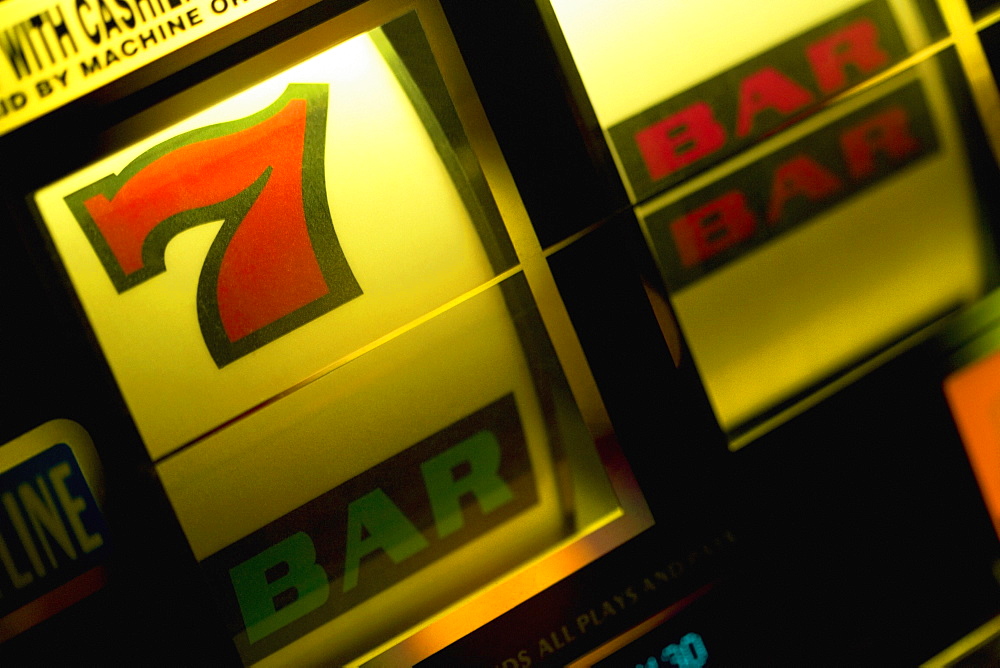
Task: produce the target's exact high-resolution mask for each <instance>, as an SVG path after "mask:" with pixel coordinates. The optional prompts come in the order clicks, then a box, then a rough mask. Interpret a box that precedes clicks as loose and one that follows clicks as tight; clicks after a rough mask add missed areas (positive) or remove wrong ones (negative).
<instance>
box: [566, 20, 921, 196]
mask: <svg viewBox="0 0 1000 668" xmlns="http://www.w3.org/2000/svg"><path fill="white" fill-rule="evenodd" d="M552 5H553V8H554V9H555V11H556V14H557V16H558V18H559V23H560V27H561V28H562V30H563V32H564V33H565V36H566V39H567V42H568V43H569V47H570V50H571V52H572V54H573V57H574V60H575V61H576V64H577V66H578V68H579V70H580V74H581V76H582V78H583V82H584V85H585V86H586V88H587V92H588V94H589V96H590V100H591V103H592V104H593V106H594V109H595V111H596V113H597V117H598V120H599V122H600V124H601V126H602V127H603V128H604V129H605V130H606V131H607V133H608V138H609V143H610V144H611V145H612V148H613V149H614V151H615V153H616V158H617V159H618V164H619V168H620V170H621V172H622V175H623V178H624V180H625V181H626V183H627V185H629V187H630V190H631V192H632V196H633V201H642V200H644V199H645V198H647V197H649V196H651V195H653V194H655V193H657V192H660V191H662V190H663V189H665V188H667V187H670V186H672V185H674V184H676V183H678V182H680V181H682V180H683V179H685V178H688V177H690V176H692V175H693V174H696V173H698V172H700V171H703V170H704V169H706V168H707V167H709V166H711V165H713V164H717V163H718V162H720V161H721V160H723V159H725V158H726V157H728V156H731V155H733V154H735V153H737V152H738V151H740V150H743V149H745V148H746V147H748V146H750V145H752V144H754V143H756V142H758V141H760V140H762V139H763V138H765V137H767V136H769V135H771V134H773V133H774V132H776V131H778V130H780V129H782V128H784V127H786V126H788V125H789V124H790V123H794V122H795V121H797V120H800V119H801V118H802V117H804V116H805V115H807V114H809V113H810V112H812V111H815V110H816V109H817V108H818V106H819V105H820V104H821V103H822V102H823V101H824V100H826V99H829V98H831V97H832V96H835V95H837V94H839V93H841V92H843V91H844V90H846V89H847V88H849V87H850V86H852V85H854V84H856V83H858V82H860V81H863V80H864V79H865V78H867V77H869V76H872V75H874V74H876V73H878V72H881V71H883V70H885V69H886V68H888V67H891V66H892V65H893V64H894V63H896V62H898V61H900V60H902V59H903V58H905V57H906V55H907V54H908V53H910V52H912V51H914V50H916V49H918V48H920V47H922V46H924V45H926V44H928V43H929V40H930V38H929V36H928V30H927V28H926V27H925V25H924V21H923V20H922V19H921V18H920V14H919V12H918V11H917V9H916V8H915V7H914V6H913V5H911V4H910V3H909V2H905V1H894V2H887V1H886V0H877V1H875V2H866V3H858V2H856V1H852V0H847V1H841V2H834V3H823V4H816V3H811V4H810V3H801V2H794V1H793V0H789V1H787V2H782V3H780V4H779V5H776V6H770V5H769V6H768V11H767V12H762V11H760V8H759V7H757V6H755V5H748V4H746V3H738V2H730V1H728V0H716V1H714V2H712V3H708V4H706V3H698V4H689V3H659V2H643V1H639V0H635V1H632V2H628V3H616V4H615V5H614V6H611V5H608V4H607V3H600V2H576V1H575V0H574V1H569V0H565V1H564V0H554V1H553V2H552ZM598 25H599V26H601V28H600V30H595V29H594V26H598Z"/></svg>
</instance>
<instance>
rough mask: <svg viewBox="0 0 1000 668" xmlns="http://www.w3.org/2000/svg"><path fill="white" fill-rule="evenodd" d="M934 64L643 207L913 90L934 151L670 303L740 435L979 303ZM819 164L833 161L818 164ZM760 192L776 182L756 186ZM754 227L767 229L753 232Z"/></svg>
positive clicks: (975, 245)
mask: <svg viewBox="0 0 1000 668" xmlns="http://www.w3.org/2000/svg"><path fill="white" fill-rule="evenodd" d="M936 67H937V65H936V64H935V63H934V62H929V63H925V64H923V65H920V66H918V67H917V68H916V69H915V70H914V71H912V72H910V73H907V74H906V75H904V76H900V77H898V78H896V79H894V80H892V81H890V82H889V83H888V84H886V85H883V86H881V87H877V88H876V89H875V90H873V91H871V92H869V93H866V94H864V95H861V96H858V98H857V99H852V100H849V101H847V102H845V103H844V104H843V105H840V106H838V107H836V108H834V109H831V110H830V112H828V113H825V114H822V115H820V116H819V117H816V118H814V119H810V120H809V121H807V122H805V123H803V124H802V126H801V128H796V129H795V130H792V131H789V132H787V133H786V134H785V135H783V136H782V137H781V138H779V139H778V141H776V142H774V143H772V144H769V145H767V146H766V147H764V148H763V149H761V150H757V151H753V152H751V153H750V154H749V155H747V156H744V157H743V158H742V159H739V160H736V161H734V163H735V164H734V165H733V166H732V167H728V166H727V167H724V168H723V169H720V170H715V171H714V172H712V173H710V174H707V175H706V176H705V177H704V178H700V179H696V180H695V181H694V182H692V183H690V184H687V185H685V186H682V187H680V188H678V189H676V190H675V191H673V192H671V193H669V194H668V195H667V196H665V197H664V198H661V199H660V200H654V201H653V202H651V203H650V205H649V207H642V208H641V210H645V211H650V212H651V211H654V210H655V209H657V208H659V207H660V206H662V205H663V203H664V202H667V201H671V200H675V199H683V198H684V197H685V196H687V195H690V194H691V193H696V192H697V191H698V190H699V189H700V188H702V187H704V186H705V185H706V184H707V183H710V182H711V181H712V180H714V179H716V178H720V176H719V175H720V174H721V173H725V172H732V171H736V169H737V168H740V167H746V166H748V165H753V164H754V162H755V161H756V160H759V159H762V158H764V157H766V155H767V154H768V153H769V152H771V151H777V150H780V149H781V148H783V147H784V146H789V145H790V146H795V142H796V141H797V140H799V139H800V138H802V137H804V136H808V135H809V134H810V133H813V132H816V133H822V132H823V131H824V128H825V127H827V126H828V125H829V124H831V123H833V122H835V121H836V120H837V119H839V118H841V117H843V116H845V115H847V114H850V113H851V112H854V111H858V110H861V111H859V113H862V114H863V113H864V111H863V109H864V108H865V105H867V104H872V103H874V102H877V101H878V100H879V99H880V98H882V97H885V96H889V95H891V94H892V92H893V91H894V90H899V89H900V88H901V87H902V86H903V85H905V84H906V83H908V82H912V81H918V82H919V85H920V86H921V88H920V90H922V91H923V95H924V98H925V100H926V102H927V105H928V107H929V109H930V111H931V116H932V118H933V119H934V120H933V124H934V125H933V131H934V135H935V136H936V139H937V142H938V148H937V149H936V150H935V151H934V152H933V153H931V154H929V155H927V156H925V157H922V158H920V160H919V161H917V162H915V163H913V164H909V165H908V166H906V167H905V168H904V169H902V170H901V171H899V172H898V173H895V174H892V175H891V176H889V177H888V178H886V179H885V180H883V181H880V182H878V183H875V184H874V185H872V186H871V187H870V188H868V189H866V190H863V191H860V192H858V193H857V194H855V195H854V196H852V197H851V198H849V199H847V200H846V201H843V202H841V203H839V204H837V205H836V206H835V207H833V208H832V209H830V210H827V211H826V212H823V213H820V214H819V215H817V216H816V217H814V218H812V219H810V220H808V221H806V222H805V223H803V224H802V225H801V226H799V227H797V228H796V229H793V230H791V231H789V232H787V233H785V234H783V235H782V236H779V237H777V238H776V239H774V240H771V241H769V242H768V243H767V244H765V245H763V246H761V247H759V248H757V249H755V250H753V251H751V252H749V253H748V254H746V255H744V256H742V257H740V258H738V259H736V260H734V261H732V262H730V263H729V264H726V265H725V266H723V267H721V268H719V269H717V270H715V271H714V272H712V273H710V274H709V275H707V276H706V277H704V278H702V279H700V280H697V281H696V282H694V283H692V284H690V285H687V286H685V287H683V288H681V289H680V290H679V291H677V292H675V293H674V294H673V295H672V300H673V304H674V307H675V309H676V312H677V315H678V318H679V320H680V322H681V325H682V327H683V328H684V331H685V333H686V335H687V339H688V343H689V345H690V346H691V349H692V351H693V353H694V357H695V360H696V361H697V364H698V367H699V370H700V371H701V374H702V378H703V380H704V382H705V385H706V388H707V390H708V393H709V395H710V397H711V400H712V403H713V405H714V407H715V409H716V414H717V416H718V418H719V420H720V422H721V423H722V425H723V426H724V427H725V428H727V429H732V428H734V427H737V426H739V425H740V424H741V423H743V422H745V421H746V420H749V419H751V418H754V417H755V416H756V415H759V414H760V413H762V412H765V411H766V410H767V409H769V408H770V407H772V406H774V405H775V404H777V403H779V402H780V401H783V400H786V399H788V398H789V397H791V396H793V395H795V394H796V393H798V392H802V391H805V390H806V389H808V388H809V387H810V386H811V385H813V384H815V383H818V382H820V381H821V380H823V379H824V377H826V376H828V375H833V374H836V373H838V372H840V371H841V370H843V369H844V367H845V366H849V365H851V364H853V363H856V362H858V361H860V360H861V359H862V358H864V357H865V356H867V355H870V354H871V353H873V352H874V351H877V350H879V349H881V348H884V347H885V346H887V345H889V344H891V343H892V342H894V341H896V340H898V339H899V338H900V337H902V336H905V335H906V334H908V333H910V332H911V331H913V330H914V328H916V327H918V326H920V325H922V324H925V323H927V322H929V321H930V320H932V319H934V318H936V317H938V316H939V315H941V314H942V313H943V312H945V311H947V310H949V309H951V308H954V307H956V306H958V305H960V304H964V303H968V302H970V301H972V300H973V299H975V298H976V297H977V295H979V294H981V292H982V290H983V289H984V287H985V285H984V283H985V267H984V264H983V261H984V260H983V255H982V251H981V246H982V243H983V239H982V233H981V228H980V222H979V215H980V214H979V211H978V208H977V205H976V198H975V193H974V191H973V189H972V182H971V174H970V171H969V166H968V162H967V158H966V154H965V150H964V147H963V144H962V137H961V135H960V132H959V127H958V124H957V120H956V118H955V116H954V112H953V110H952V108H951V106H950V103H949V101H948V98H947V96H946V93H945V90H944V88H943V83H942V81H941V79H940V77H939V75H938V73H937V69H936ZM819 158H820V159H822V160H828V159H829V156H819ZM756 178H759V179H760V182H761V183H763V184H765V186H764V188H765V190H766V189H767V188H768V187H769V184H770V183H771V180H772V179H774V173H773V172H770V171H768V170H766V169H764V170H760V171H759V173H758V174H757V177H756ZM762 224H763V223H762Z"/></svg>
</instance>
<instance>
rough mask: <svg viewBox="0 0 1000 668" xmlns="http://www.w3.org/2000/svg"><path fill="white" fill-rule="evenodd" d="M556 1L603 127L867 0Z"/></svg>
mask: <svg viewBox="0 0 1000 668" xmlns="http://www.w3.org/2000/svg"><path fill="white" fill-rule="evenodd" d="M550 1H551V4H552V7H553V9H554V10H555V12H556V16H557V17H558V19H559V27H560V28H561V29H562V31H563V34H564V35H565V36H566V41H567V42H568V43H569V48H570V51H571V52H572V54H573V60H574V61H575V63H576V66H577V68H578V69H579V70H580V76H581V77H583V82H584V85H585V86H586V88H587V94H588V96H589V97H590V101H591V103H592V104H593V105H594V109H595V111H596V112H597V118H598V120H599V121H600V123H601V126H602V127H604V128H608V127H610V126H612V125H614V124H615V123H618V122H620V121H622V120H624V119H625V118H627V117H629V116H631V115H633V114H635V113H638V112H640V111H642V110H643V109H646V108H648V107H650V106H652V105H653V104H655V103H657V102H659V101H660V100H663V99H666V98H670V97H673V96H674V95H676V94H677V93H680V92H681V91H683V90H686V89H687V88H690V87H691V86H694V85H695V84H698V83H701V82H702V81H705V80H706V79H709V78H711V77H712V76H713V75H715V74H717V73H719V72H721V71H723V70H726V69H728V68H730V67H732V66H733V65H735V64H737V63H739V62H741V61H743V60H746V59H748V58H751V57H753V56H754V55H756V54H758V53H760V52H762V51H765V50H766V49H768V48H770V47H772V46H775V45H777V44H780V43H782V42H783V41H785V40H787V39H789V38H790V37H793V36H795V35H797V34H799V33H801V32H802V31H804V30H806V29H807V28H810V27H812V26H813V25H815V24H818V23H822V22H824V21H826V20H828V19H830V18H831V17H835V16H837V15H839V14H842V13H843V12H845V11H847V10H849V9H851V8H853V7H857V6H859V5H862V4H864V3H863V2H858V1H857V0H830V1H828V2H821V3H820V2H799V1H797V0H777V1H775V2H769V3H768V4H767V6H766V8H765V7H762V6H760V5H755V4H753V3H747V2H739V1H738V0H706V1H705V2H697V3H695V2H658V1H657V0H628V1H627V2H616V3H608V2H601V0H550ZM890 6H891V7H892V9H893V11H894V13H895V16H896V19H897V21H898V23H899V24H900V28H901V29H902V30H903V33H904V36H905V37H907V38H908V40H909V43H910V47H911V48H917V47H919V46H923V45H924V44H926V43H927V38H926V33H925V31H924V29H923V28H922V25H921V23H920V21H919V19H918V18H917V16H916V13H915V11H914V8H913V7H912V6H911V4H910V3H909V2H904V1H898V2H891V3H890ZM733 94H734V96H735V89H734V90H733Z"/></svg>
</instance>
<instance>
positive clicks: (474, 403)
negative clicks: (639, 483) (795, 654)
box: [34, 2, 651, 665]
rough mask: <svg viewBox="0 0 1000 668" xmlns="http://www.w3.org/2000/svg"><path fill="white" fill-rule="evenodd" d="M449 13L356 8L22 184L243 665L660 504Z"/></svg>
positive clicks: (379, 616)
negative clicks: (578, 332) (623, 443)
mask: <svg viewBox="0 0 1000 668" xmlns="http://www.w3.org/2000/svg"><path fill="white" fill-rule="evenodd" d="M414 5H415V9H416V11H407V10H413V9H414ZM439 12H440V10H439V9H438V8H436V6H435V5H434V4H433V3H428V2H419V3H402V2H371V3H366V4H365V5H363V6H361V7H360V8H358V9H356V10H352V11H350V12H347V13H346V14H345V15H343V16H342V17H338V18H337V19H333V20H331V21H329V22H327V23H325V24H322V25H319V26H317V27H315V28H312V29H310V30H308V31H306V32H305V33H303V34H302V35H300V36H299V37H298V38H296V39H294V40H291V41H290V42H289V43H288V44H286V45H283V46H281V47H277V48H276V49H274V50H272V51H270V52H265V53H263V54H261V55H260V56H257V57H255V58H254V59H252V60H250V61H248V62H245V63H243V64H242V65H240V66H238V67H237V68H234V69H233V70H232V71H230V72H227V73H223V74H220V75H219V76H218V77H217V78H216V79H214V80H210V81H208V82H207V83H205V84H203V85H202V86H201V87H200V88H199V90H197V91H194V92H192V93H191V95H192V96H193V97H196V96H201V95H205V94H206V91H209V92H210V94H214V95H215V96H216V99H218V102H217V103H214V104H212V105H211V106H208V107H207V108H202V109H201V110H198V111H196V112H194V113H191V114H190V115H187V116H186V117H182V118H181V119H179V120H178V122H176V124H174V125H171V126H170V127H167V128H166V129H163V130H162V131H159V132H156V133H154V134H152V135H149V136H145V137H142V138H140V139H138V140H137V141H136V142H135V143H132V144H130V145H128V146H123V147H121V148H120V149H119V150H115V151H113V152H111V153H109V154H108V155H106V156H104V157H102V158H100V159H99V160H97V161H95V162H92V163H91V164H87V165H84V166H81V168H80V169H79V170H78V171H75V172H74V173H72V174H69V175H67V176H66V177H65V178H64V179H61V180H60V181H58V182H56V183H53V184H51V185H50V186H47V187H45V188H43V189H42V190H40V191H38V192H37V193H36V194H35V196H34V204H35V206H36V207H37V211H38V217H39V221H40V223H41V224H42V225H43V227H44V229H45V230H47V232H48V233H49V235H50V236H51V238H52V241H53V244H54V247H55V249H56V252H57V253H58V257H59V259H60V260H61V261H62V263H63V265H64V266H65V268H66V271H67V273H68V274H69V277H70V280H71V282H72V285H73V288H74V289H75V291H76V294H77V296H78V297H79V299H80V301H81V303H82V305H83V308H84V311H85V313H86V316H87V319H88V321H89V323H90V326H91V327H92V329H93V331H94V333H95V335H96V338H97V341H98V342H99V344H100V346H101V349H102V351H103V353H104V356H105V358H106V359H107V361H108V364H109V365H110V367H111V369H112V371H113V373H114V375H115V378H116V380H117V382H118V385H119V388H120V389H121V392H122V395H123V397H124V398H125V400H126V403H127V404H128V407H129V409H130V411H131V413H132V416H133V419H134V421H135V423H136V425H137V427H138V429H139V432H140V434H141V435H142V437H143V440H144V442H145V445H146V447H147V450H148V452H149V456H150V458H151V459H152V460H153V462H154V464H155V466H156V470H157V472H158V474H159V476H160V478H161V480H162V481H163V484H164V488H165V490H166V492H167V495H168V497H169V498H170V501H171V502H172V504H173V507H174V509H175V512H176V513H177V516H178V518H179V520H180V522H181V525H182V527H183V529H184V531H185V534H186V536H187V538H188V541H189V542H190V544H191V548H192V550H193V552H194V554H195V556H196V558H197V559H198V560H199V562H201V565H202V567H203V570H204V572H205V574H206V578H207V580H208V582H209V583H210V585H211V589H212V595H213V597H214V598H215V600H216V601H217V603H218V606H219V609H220V613H221V614H222V616H223V621H224V623H225V624H226V626H227V627H228V629H229V631H230V632H231V635H232V638H233V642H234V643H235V645H236V646H237V648H238V650H239V651H240V653H241V656H242V657H243V659H244V660H245V661H246V662H247V663H255V662H258V661H261V662H263V663H264V664H275V665H280V664H284V665H287V664H288V663H301V662H319V663H325V662H331V663H343V662H346V661H349V660H354V659H358V658H359V657H361V656H362V655H364V654H365V652H372V651H374V650H375V648H377V647H378V646H380V645H382V644H383V643H387V642H390V641H393V639H395V641H393V642H398V641H399V640H400V639H402V638H405V637H406V636H407V635H408V634H410V633H412V632H413V631H414V630H415V629H417V628H420V627H421V625H423V624H426V623H427V620H429V619H430V618H431V617H433V616H434V615H438V614H439V613H441V612H442V611H443V610H446V609H448V608H449V606H453V605H454V604H456V602H458V601H460V600H462V599H464V598H468V597H469V596H470V595H471V594H473V593H475V592H477V591H483V590H485V588H486V587H487V586H491V587H492V586H494V585H495V584H496V582H497V580H498V578H501V577H502V576H505V575H509V574H511V573H513V572H514V571H515V569H517V568H518V567H519V566H522V565H524V564H526V563H528V562H531V561H537V558H538V557H541V556H544V555H546V554H549V555H552V554H553V553H554V550H556V548H561V549H562V552H561V555H562V561H561V562H560V563H561V564H562V565H561V566H557V567H555V568H554V569H552V568H547V569H546V570H545V571H544V573H545V575H544V576H543V577H541V578H539V579H538V580H537V582H536V584H534V585H532V586H530V587H528V589H529V590H530V591H528V590H525V589H524V588H523V587H521V588H519V589H518V591H519V592H520V593H519V594H516V595H515V596H522V597H524V596H528V595H531V594H532V593H534V591H536V590H537V589H540V588H541V587H543V586H545V584H546V578H548V579H549V581H554V579H557V578H559V577H562V576H565V575H566V574H568V573H569V572H570V571H571V570H572V569H573V568H575V567H578V566H579V565H582V563H585V561H586V560H587V559H592V558H594V557H595V556H596V555H598V554H600V553H602V552H603V551H606V550H608V549H610V548H611V547H612V546H614V545H616V544H618V543H620V542H621V541H623V540H625V539H626V538H628V537H631V536H632V535H634V534H635V533H637V532H638V531H639V530H641V529H642V528H645V527H646V526H648V525H649V524H650V522H651V520H650V518H649V515H648V510H646V507H645V504H644V502H643V501H642V499H641V497H638V496H637V495H636V494H634V493H632V492H631V491H630V490H634V486H635V485H634V481H633V480H632V479H631V474H630V473H629V472H628V470H627V467H625V468H620V466H618V464H616V462H617V463H620V460H619V459H618V458H619V457H620V454H618V451H617V446H616V444H615V442H614V436H613V434H612V432H611V428H610V426H609V424H608V420H607V416H606V414H605V413H604V411H603V408H602V406H601V401H600V398H599V396H598V395H597V391H596V387H595V386H594V384H593V380H592V378H591V377H590V375H589V372H588V370H587V369H586V366H585V364H584V363H583V362H582V360H583V356H582V352H581V351H580V350H579V344H578V343H577V342H576V338H575V334H573V332H572V329H571V328H570V326H569V320H568V317H567V316H566V313H565V310H564V307H562V305H561V302H560V301H559V299H558V296H557V295H556V294H555V292H554V283H553V281H552V280H551V275H548V274H547V266H546V265H545V262H544V258H542V256H541V254H540V252H539V251H537V250H533V249H532V245H531V243H530V242H529V243H527V245H526V243H525V241H524V239H526V238H531V237H530V235H531V228H530V223H529V222H528V220H527V217H526V215H525V214H524V212H523V210H521V209H519V208H518V207H519V205H518V204H517V202H518V199H517V196H516V192H514V191H513V184H512V182H511V181H510V178H509V175H508V174H507V173H506V171H505V170H504V168H503V167H502V159H499V160H498V159H497V157H498V155H499V150H498V149H497V148H496V147H495V145H493V144H492V143H490V142H491V139H490V137H491V135H490V134H489V131H488V126H486V125H485V120H484V119H483V118H482V116H481V112H480V111H479V110H478V108H477V107H475V105H474V104H473V103H474V101H475V97H474V94H473V93H471V85H470V84H469V83H468V82H467V81H466V80H465V79H463V78H462V76H463V75H462V74H461V72H460V71H458V70H457V67H456V63H457V62H460V61H458V60H457V59H458V56H457V50H456V49H455V48H454V46H453V42H451V41H449V35H448V33H447V29H446V28H445V27H444V22H443V18H442V17H441V16H440V13H439ZM345 38H346V39H345ZM432 45H433V48H432ZM441 53H445V54H446V55H445V56H444V58H445V61H446V62H447V64H448V66H449V67H447V68H439V66H438V63H439V62H442V61H441V56H440V54H441ZM283 62H287V63H288V66H287V67H285V68H284V69H282V68H280V67H278V66H276V65H275V63H283ZM276 70H277V71H276ZM267 71H272V72H275V73H274V74H273V75H272V76H269V77H268V78H266V79H263V80H259V83H255V84H254V85H251V86H250V87H248V88H243V89H241V90H232V89H233V88H234V87H235V88H239V86H237V85H236V84H234V83H233V82H234V81H246V80H247V78H251V79H253V78H255V77H256V78H258V79H259V77H260V76H261V73H262V72H267ZM443 71H446V72H448V74H447V75H446V74H443V73H442V72H443ZM456 72H457V73H456ZM452 87H457V88H459V89H460V90H462V91H463V94H462V97H461V99H462V101H463V104H462V108H461V111H459V109H457V108H456V106H455V105H454V104H453V102H452V93H451V92H450V90H449V89H450V88H452ZM219 91H225V92H226V93H227V94H225V95H220V93H219ZM230 91H231V94H228V93H229V92H230ZM182 97H183V94H182ZM220 98H221V99H220ZM150 113H157V110H156V109H154V110H152V111H151V112H150ZM470 124H471V127H473V128H474V129H473V130H468V129H467V128H468V127H469V126H470ZM138 125H141V122H140V123H139V124H138ZM135 126H136V123H132V125H131V127H133V128H134V127H135ZM483 152H485V153H486V154H487V155H488V156H490V158H491V161H484V162H483V163H480V162H479V155H480V154H481V153H483ZM484 165H488V166H487V167H484ZM512 239H521V240H522V241H520V242H519V243H520V245H518V244H517V243H515V242H514V241H512ZM534 247H535V249H537V242H535V244H534ZM533 253H534V254H533ZM542 304H544V305H545V306H544V307H542V306H541V305H542ZM550 333H553V334H552V335H551V336H550ZM553 341H558V345H557V344H555V343H553ZM565 360H574V362H573V363H567V362H566V361H565ZM581 406H582V407H585V408H583V409H581ZM609 470H614V471H615V473H613V474H609ZM619 470H620V471H621V472H619ZM620 499H621V500H620ZM583 554H586V555H590V556H586V557H583V556H580V555H583ZM567 557H568V558H567ZM580 559H583V560H584V561H582V562H581V561H580ZM532 587H534V589H532ZM502 589H503V585H500V587H499V590H500V591H502ZM491 591H493V590H491ZM501 600H504V601H505V604H506V605H513V604H514V603H516V602H517V601H516V600H513V599H511V598H509V597H508V598H503V596H501ZM501 611H502V610H499V609H498V610H495V611H494V613H493V614H496V613H499V612H501ZM450 614H451V617H452V619H453V620H454V619H458V620H459V621H458V622H457V623H454V624H452V626H451V627H450V628H451V630H450V631H448V633H450V634H451V635H452V636H455V637H458V636H460V635H461V634H462V633H465V632H467V631H468V630H471V628H474V625H475V624H477V623H482V622H484V621H486V619H485V618H482V619H479V617H477V616H476V615H465V616H464V617H463V616H462V615H461V613H460V612H459V613H455V612H453V613H450ZM478 614H479V615H480V616H481V615H482V614H489V613H478ZM449 637H450V636H448V635H447V634H443V635H441V642H446V641H447V639H448V638H449ZM451 639H454V638H451Z"/></svg>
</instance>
